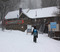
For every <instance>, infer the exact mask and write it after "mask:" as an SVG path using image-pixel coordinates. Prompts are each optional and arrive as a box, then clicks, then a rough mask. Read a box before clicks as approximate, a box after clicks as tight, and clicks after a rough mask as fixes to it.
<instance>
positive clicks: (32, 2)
mask: <svg viewBox="0 0 60 52" xmlns="http://www.w3.org/2000/svg"><path fill="white" fill-rule="evenodd" d="M19 7H22V8H30V9H35V8H40V7H41V0H21V3H20V6H19Z"/></svg>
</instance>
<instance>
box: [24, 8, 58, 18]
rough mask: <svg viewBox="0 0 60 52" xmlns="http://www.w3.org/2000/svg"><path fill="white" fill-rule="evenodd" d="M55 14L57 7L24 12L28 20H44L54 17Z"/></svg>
mask: <svg viewBox="0 0 60 52" xmlns="http://www.w3.org/2000/svg"><path fill="white" fill-rule="evenodd" d="M55 12H58V8H57V7H47V8H40V9H34V10H29V12H24V14H25V15H27V16H28V17H29V18H44V17H52V16H56V14H54V13H55Z"/></svg>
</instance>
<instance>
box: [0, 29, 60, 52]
mask: <svg viewBox="0 0 60 52" xmlns="http://www.w3.org/2000/svg"><path fill="white" fill-rule="evenodd" d="M0 52H60V41H57V40H54V39H51V38H49V37H48V36H47V34H39V36H38V39H37V43H34V42H33V36H32V35H29V34H28V35H27V34H26V32H21V31H13V30H12V31H10V30H5V31H4V32H2V31H1V30H0Z"/></svg>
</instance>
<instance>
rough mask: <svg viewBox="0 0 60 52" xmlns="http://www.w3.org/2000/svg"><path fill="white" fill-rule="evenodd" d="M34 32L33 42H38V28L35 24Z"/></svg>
mask: <svg viewBox="0 0 60 52" xmlns="http://www.w3.org/2000/svg"><path fill="white" fill-rule="evenodd" d="M32 34H33V42H35V43H36V42H37V37H38V31H37V29H36V26H34V29H33V32H32Z"/></svg>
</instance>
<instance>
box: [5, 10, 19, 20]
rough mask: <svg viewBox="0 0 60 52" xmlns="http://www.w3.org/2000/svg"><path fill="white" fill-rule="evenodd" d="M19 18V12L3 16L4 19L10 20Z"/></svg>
mask: <svg viewBox="0 0 60 52" xmlns="http://www.w3.org/2000/svg"><path fill="white" fill-rule="evenodd" d="M18 16H19V10H16V11H12V12H8V13H7V15H6V16H5V19H12V18H18Z"/></svg>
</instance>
